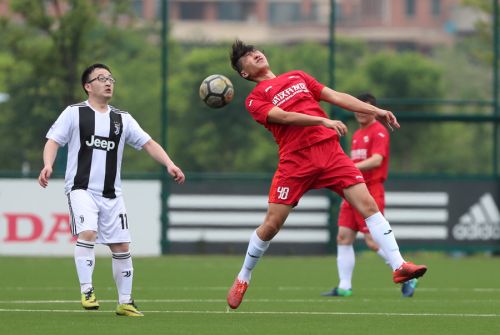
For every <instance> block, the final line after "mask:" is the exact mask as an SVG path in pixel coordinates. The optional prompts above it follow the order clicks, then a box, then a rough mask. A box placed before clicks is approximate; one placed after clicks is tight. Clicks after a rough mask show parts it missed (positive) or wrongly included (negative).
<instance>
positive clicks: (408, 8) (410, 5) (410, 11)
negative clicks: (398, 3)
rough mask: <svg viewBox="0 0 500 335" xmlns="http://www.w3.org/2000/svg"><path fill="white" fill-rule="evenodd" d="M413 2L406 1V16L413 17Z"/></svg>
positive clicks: (412, 0)
mask: <svg viewBox="0 0 500 335" xmlns="http://www.w3.org/2000/svg"><path fill="white" fill-rule="evenodd" d="M415 2H416V1H415V0H406V8H405V9H406V16H408V17H412V16H415Z"/></svg>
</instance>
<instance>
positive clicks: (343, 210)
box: [322, 93, 417, 297]
mask: <svg viewBox="0 0 500 335" xmlns="http://www.w3.org/2000/svg"><path fill="white" fill-rule="evenodd" d="M357 98H358V99H359V100H361V101H363V102H366V103H369V104H370V105H374V106H376V105H377V100H376V98H375V97H374V96H373V95H371V94H370V93H365V94H362V95H360V96H358V97H357ZM354 115H355V117H356V120H357V121H358V124H359V129H358V130H356V132H354V134H353V136H352V143H351V159H352V161H353V163H354V165H355V166H356V167H357V168H358V169H359V170H360V171H361V172H362V173H363V177H364V179H365V184H366V186H367V188H368V191H369V192H370V194H371V195H372V197H373V199H374V200H375V202H376V203H377V206H378V208H379V210H380V212H381V213H383V212H384V208H385V189H384V182H385V180H386V179H387V174H388V170H389V169H388V167H389V154H390V152H389V141H390V140H389V132H388V131H387V129H386V128H385V127H384V126H383V125H382V124H381V123H380V122H378V121H377V120H376V119H375V116H374V115H370V114H362V113H355V114H354ZM338 225H339V230H338V234H337V269H338V274H339V285H338V286H337V287H335V288H333V289H332V290H331V291H329V292H324V293H322V295H323V296H341V297H348V296H351V295H352V281H351V280H352V273H353V271H354V265H355V255H354V247H353V244H354V240H355V239H356V235H357V233H358V232H360V233H362V234H363V235H364V239H365V242H366V245H367V246H368V247H369V248H370V249H372V250H373V251H375V252H376V253H377V254H378V255H379V256H380V257H382V258H383V259H384V261H385V262H386V263H387V264H389V260H388V259H387V257H386V255H385V253H384V250H383V249H381V248H380V247H379V246H378V245H377V243H376V242H375V241H373V238H372V236H371V234H370V231H369V230H368V227H367V226H366V223H365V220H364V219H363V217H362V216H361V215H360V214H359V213H358V212H357V211H356V210H355V209H354V208H353V206H351V205H350V204H349V203H348V202H347V201H345V200H344V201H342V204H341V206H340V214H339V219H338ZM416 285H417V279H416V278H413V279H410V280H408V281H406V282H404V283H403V285H402V286H401V291H402V293H403V296H405V297H411V296H413V293H414V291H415V288H416Z"/></svg>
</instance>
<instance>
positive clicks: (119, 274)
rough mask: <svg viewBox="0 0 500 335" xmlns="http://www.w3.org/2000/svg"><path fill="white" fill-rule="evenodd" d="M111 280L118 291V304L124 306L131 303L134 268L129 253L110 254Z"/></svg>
mask: <svg viewBox="0 0 500 335" xmlns="http://www.w3.org/2000/svg"><path fill="white" fill-rule="evenodd" d="M112 256H113V260H112V263H111V264H112V268H113V278H114V279H115V283H116V288H117V289H118V303H120V304H126V303H129V302H131V301H132V281H133V279H134V268H133V267H132V256H131V255H130V252H113V253H112Z"/></svg>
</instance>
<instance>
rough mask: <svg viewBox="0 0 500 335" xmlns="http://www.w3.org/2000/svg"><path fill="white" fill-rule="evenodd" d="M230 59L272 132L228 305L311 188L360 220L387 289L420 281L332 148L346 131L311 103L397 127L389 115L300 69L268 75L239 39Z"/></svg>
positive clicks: (234, 304)
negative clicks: (255, 223) (338, 199)
mask: <svg viewBox="0 0 500 335" xmlns="http://www.w3.org/2000/svg"><path fill="white" fill-rule="evenodd" d="M230 59H231V65H232V67H233V69H234V70H235V71H236V72H238V74H239V75H240V76H241V77H242V78H244V79H247V80H250V81H253V82H255V83H256V86H255V88H254V89H253V90H252V92H251V93H250V94H249V95H248V97H247V98H246V100H245V105H246V108H247V110H248V112H249V113H250V115H251V116H252V117H253V118H254V119H255V121H257V122H258V123H260V124H262V125H263V126H264V127H266V128H267V129H268V130H269V131H270V132H271V133H272V134H273V137H274V139H275V141H276V143H277V144H278V147H279V163H278V168H277V170H276V173H275V174H274V177H273V180H272V182H271V187H270V189H269V200H268V202H269V205H268V209H267V214H266V216H265V218H264V222H263V223H262V224H261V225H260V226H259V227H258V228H257V229H256V230H255V231H254V232H253V234H252V236H251V237H250V241H249V244H248V249H247V253H246V256H245V259H244V261H243V266H242V267H241V270H240V272H239V273H238V275H237V276H236V278H235V280H234V282H233V285H232V286H231V288H230V289H229V292H228V294H227V303H228V305H229V307H231V308H233V309H235V308H238V306H239V305H240V304H241V302H242V300H243V297H244V295H245V292H246V290H247V288H248V285H249V283H250V279H251V275H252V271H253V269H254V268H255V266H256V265H257V262H258V261H259V259H260V258H261V257H262V256H263V255H264V253H265V252H266V250H267V248H268V247H269V244H270V242H271V240H272V239H273V238H274V236H275V235H276V234H277V233H278V232H279V230H280V229H281V227H282V226H283V224H284V223H285V220H286V218H287V217H288V215H289V214H290V212H291V211H292V209H293V207H295V206H296V205H297V204H298V202H299V200H300V198H301V197H302V195H304V194H305V193H306V192H307V191H309V190H311V189H319V188H328V189H330V190H333V191H335V192H337V193H338V194H339V195H340V196H342V197H343V198H344V199H346V200H347V201H348V202H349V203H350V204H351V205H352V206H353V207H354V208H355V209H356V210H357V211H358V212H359V213H360V214H361V216H362V217H363V219H364V220H365V222H366V225H367V226H368V229H369V230H370V233H371V235H372V236H373V239H374V240H375V242H376V243H377V244H378V245H379V246H380V248H381V249H382V250H383V251H384V253H385V254H386V256H387V259H388V260H389V263H390V266H391V268H392V270H393V273H392V278H393V281H394V282H395V283H402V282H405V281H407V280H410V279H412V278H416V277H420V276H422V275H423V274H424V273H425V272H426V271H427V267H426V266H424V265H415V264H413V263H411V262H406V261H405V260H404V259H403V257H402V256H401V253H400V252H399V246H398V244H397V242H396V238H395V237H394V233H393V232H392V228H391V226H390V224H389V222H387V220H386V219H385V218H384V216H383V215H382V213H381V212H380V210H379V208H378V207H377V203H376V202H375V200H374V199H373V197H372V196H371V195H370V193H369V192H368V189H367V187H366V184H365V183H364V178H363V175H362V174H361V172H360V171H359V169H358V168H356V167H355V166H354V163H353V162H352V161H351V159H350V158H349V157H348V156H347V155H346V154H345V153H344V152H343V150H342V148H341V147H340V144H339V136H342V135H344V134H346V132H347V127H346V126H345V125H344V124H343V123H342V122H340V121H337V120H331V119H329V118H328V116H327V115H326V113H325V112H324V111H323V109H322V108H321V106H320V104H319V101H325V102H328V103H330V104H335V105H337V106H339V107H342V108H344V109H346V110H349V111H352V112H356V113H364V114H371V115H375V117H376V118H377V119H378V120H380V121H381V122H383V123H384V124H386V125H387V126H389V127H397V128H399V123H398V121H397V119H396V117H395V116H394V114H393V113H391V112H390V111H387V110H383V109H380V108H378V107H376V106H372V105H369V104H367V103H364V102H362V101H360V100H358V99H356V98H354V97H353V96H350V95H348V94H345V93H341V92H337V91H334V90H332V89H331V88H328V87H326V86H325V85H323V84H321V83H319V82H318V81H317V80H316V79H315V78H313V77H311V76H310V75H308V74H307V73H305V72H303V71H290V72H286V73H283V74H280V75H275V74H274V73H273V72H272V70H271V67H270V65H269V63H268V61H267V58H266V56H265V55H264V54H263V53H262V52H261V51H259V50H258V49H256V48H255V47H254V46H253V45H247V44H245V43H243V42H242V41H240V40H236V41H235V42H234V43H233V45H232V50H231V53H230Z"/></svg>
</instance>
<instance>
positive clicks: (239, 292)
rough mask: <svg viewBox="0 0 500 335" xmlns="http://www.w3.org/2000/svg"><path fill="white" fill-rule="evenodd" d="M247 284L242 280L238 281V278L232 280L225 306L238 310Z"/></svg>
mask: <svg viewBox="0 0 500 335" xmlns="http://www.w3.org/2000/svg"><path fill="white" fill-rule="evenodd" d="M247 288H248V283H247V282H246V281H243V280H239V279H238V277H236V279H235V280H234V283H233V286H231V288H230V289H229V292H228V294H227V304H228V305H229V307H231V308H232V309H236V308H238V306H239V305H240V304H241V301H242V300H243V296H244V295H245V292H246V291H247Z"/></svg>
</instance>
